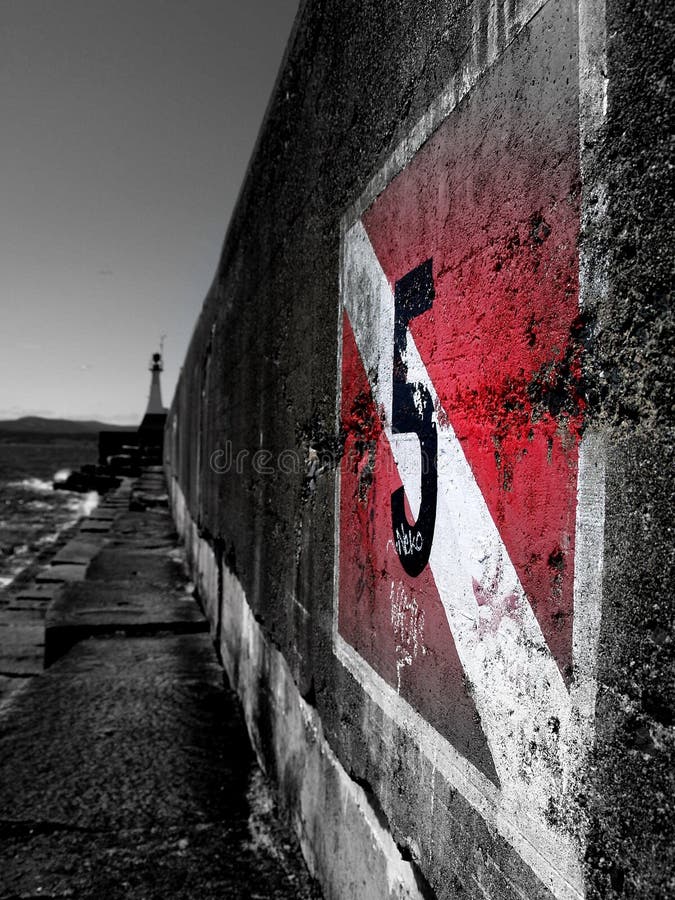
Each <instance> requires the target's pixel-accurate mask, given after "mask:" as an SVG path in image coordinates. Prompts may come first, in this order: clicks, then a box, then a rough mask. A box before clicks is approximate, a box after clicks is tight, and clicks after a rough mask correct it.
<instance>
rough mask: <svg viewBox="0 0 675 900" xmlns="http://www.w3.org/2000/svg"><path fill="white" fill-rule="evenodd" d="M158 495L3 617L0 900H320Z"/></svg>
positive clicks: (106, 525) (102, 516) (96, 533)
mask: <svg viewBox="0 0 675 900" xmlns="http://www.w3.org/2000/svg"><path fill="white" fill-rule="evenodd" d="M161 491H162V482H161V475H160V474H159V473H152V472H150V473H147V474H146V475H145V476H144V478H143V479H142V480H141V483H140V484H136V485H135V486H132V485H131V484H130V483H127V484H125V485H123V487H122V488H120V490H119V491H118V492H117V493H116V494H115V495H114V496H112V497H111V498H110V499H108V500H107V501H106V503H105V504H104V505H103V506H102V507H101V508H100V510H99V511H98V514H97V516H96V518H92V519H91V520H90V521H89V522H87V523H85V525H84V526H83V527H81V528H80V530H79V533H78V534H77V535H76V536H74V537H73V538H72V540H71V541H70V542H69V543H68V544H67V545H66V546H65V547H64V548H63V549H62V550H61V551H59V553H58V554H57V557H56V558H55V559H54V560H53V563H52V565H50V566H49V567H48V568H47V569H46V570H44V571H43V572H42V573H41V574H40V575H39V576H38V577H37V579H36V583H35V584H34V585H32V586H31V587H30V588H28V589H24V590H23V591H22V592H21V593H22V596H21V597H15V598H12V599H11V600H10V602H9V603H6V604H5V606H4V608H3V609H2V610H0V647H1V648H2V649H1V651H0V663H1V664H2V666H3V670H4V671H5V673H7V672H8V671H9V667H11V666H12V665H14V669H15V671H16V672H17V673H18V674H11V675H9V676H7V674H6V675H5V677H6V678H7V679H8V680H11V681H12V683H13V684H14V685H15V687H16V685H17V684H19V685H20V688H19V689H18V690H14V691H13V692H11V693H9V694H6V697H5V702H4V705H3V707H2V709H1V710H0V900H14V898H16V900H18V898H23V900H28V898H38V897H40V898H57V897H59V898H60V897H74V898H92V900H93V898H96V900H117V898H120V900H121V898H130V900H141V898H147V900H150V898H153V900H154V898H157V900H159V898H161V900H169V898H199V900H210V898H213V900H215V898H219V900H226V898H242V900H243V898H247V900H248V898H280V900H281V898H319V897H320V893H319V892H318V890H317V889H316V887H315V885H314V884H313V883H312V881H311V879H310V877H309V876H308V874H307V871H306V869H305V866H304V863H303V860H302V857H301V855H300V852H299V850H298V847H297V842H296V840H295V838H294V836H293V835H292V834H291V832H290V831H289V830H288V829H287V828H286V827H285V826H284V825H283V823H282V822H281V821H280V819H279V818H278V816H277V815H276V810H275V804H274V799H273V794H272V792H271V790H270V788H269V786H268V784H267V782H266V780H265V777H264V776H263V774H262V773H261V771H260V769H259V768H258V766H257V764H256V761H255V759H254V757H253V753H252V751H251V748H250V744H249V741H248V737H247V735H246V731H245V728H244V725H243V723H242V720H241V717H240V713H239V707H238V704H237V701H236V698H235V697H234V695H233V694H232V692H231V691H230V690H229V689H228V688H227V687H226V686H223V674H222V670H221V668H220V666H219V665H218V663H217V660H216V658H215V653H214V650H213V647H212V643H211V640H210V637H209V635H208V633H207V625H206V622H205V620H204V619H203V617H202V615H201V612H200V610H199V608H198V606H197V604H196V603H195V601H194V598H193V597H192V595H191V585H189V584H188V582H187V578H186V576H185V573H184V571H183V568H182V562H181V554H180V551H179V550H178V549H177V546H176V538H175V534H174V531H173V523H172V522H171V519H170V516H169V514H168V512H167V510H166V509H165V508H162V507H161V506H156V505H153V503H154V502H155V500H158V499H159V495H160V493H161ZM153 497H154V498H155V500H153ZM130 506H131V507H132V508H133V507H136V509H135V510H133V511H129V507H130ZM59 569H61V571H60V572H59V571H58V570H59ZM62 576H63V580H58V579H61V578H62ZM10 606H11V607H13V609H9V607H10ZM22 609H23V612H24V613H25V615H24V617H23V619H22V618H21V616H20V615H19V613H20V612H21V610H22ZM26 629H28V630H26ZM10 636H12V637H14V638H17V639H18V640H15V641H14V644H13V645H11V644H10V642H9V637H10ZM12 653H14V656H12ZM42 654H45V655H46V659H47V662H48V663H49V668H47V669H46V670H45V671H44V672H42V671H41V669H42V662H41V660H42ZM12 660H14V662H13V663H12ZM38 673H39V674H38Z"/></svg>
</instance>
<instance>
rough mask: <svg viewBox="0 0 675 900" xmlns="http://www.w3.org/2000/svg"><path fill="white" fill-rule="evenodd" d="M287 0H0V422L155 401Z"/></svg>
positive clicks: (226, 202)
mask: <svg viewBox="0 0 675 900" xmlns="http://www.w3.org/2000/svg"><path fill="white" fill-rule="evenodd" d="M297 7H298V0H245V2H235V0H189V2H187V0H0V310H1V312H2V325H1V327H0V418H14V417H16V416H20V415H27V414H29V415H46V416H58V417H67V418H97V419H103V420H105V421H110V422H130V423H134V422H137V421H138V420H139V419H140V417H141V415H142V414H143V412H144V409H145V404H146V401H147V393H148V387H149V377H150V376H149V374H148V372H147V367H148V362H149V358H150V355H151V353H152V352H153V351H154V350H155V349H156V348H157V345H158V342H159V336H160V334H163V333H164V334H166V335H167V338H166V342H165V362H166V370H165V373H164V376H163V383H162V387H163V392H164V402H165V404H166V405H168V403H169V402H170V399H171V396H172V394H173V389H174V386H175V381H176V377H177V375H178V370H179V368H180V366H181V364H182V361H183V357H184V354H185V351H186V349H187V344H188V341H189V338H190V334H191V332H192V328H193V325H194V323H195V320H196V317H197V315H198V313H199V310H200V308H201V305H202V301H203V299H204V296H205V294H206V291H207V290H208V288H209V285H210V283H211V280H212V278H213V275H214V272H215V267H216V265H217V262H218V257H219V255H220V250H221V247H222V242H223V238H224V235H225V230H226V227H227V223H228V221H229V218H230V215H231V212H232V209H233V206H234V203H235V201H236V197H237V194H238V191H239V188H240V185H241V181H242V179H243V177H244V174H245V171H246V167H247V165H248V161H249V158H250V155H251V152H252V149H253V145H254V143H255V139H256V136H257V133H258V129H259V127H260V124H261V122H262V118H263V115H264V112H265V108H266V106H267V103H268V100H269V97H270V95H271V92H272V88H273V86H274V82H275V79H276V75H277V72H278V70H279V66H280V63H281V59H282V56H283V52H284V49H285V45H286V42H287V40H288V37H289V34H290V31H291V27H292V24H293V20H294V17H295V13H296V11H297Z"/></svg>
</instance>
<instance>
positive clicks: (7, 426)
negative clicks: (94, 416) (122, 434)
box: [0, 416, 138, 434]
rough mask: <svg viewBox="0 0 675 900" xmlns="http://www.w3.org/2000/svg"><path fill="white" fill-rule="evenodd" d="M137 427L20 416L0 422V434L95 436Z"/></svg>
mask: <svg viewBox="0 0 675 900" xmlns="http://www.w3.org/2000/svg"><path fill="white" fill-rule="evenodd" d="M137 427H138V426H137V425H108V424H106V423H105V422H94V421H90V422H80V421H75V420H69V419H45V418H42V417H41V416H22V417H21V418H20V419H4V420H0V433H5V432H10V433H12V434H97V433H98V432H99V431H135V430H136V428H137Z"/></svg>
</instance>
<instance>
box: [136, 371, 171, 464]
mask: <svg viewBox="0 0 675 900" xmlns="http://www.w3.org/2000/svg"><path fill="white" fill-rule="evenodd" d="M163 369H164V365H163V363H162V354H161V353H153V354H152V359H151V360H150V394H149V396H148V406H147V408H146V410H145V415H144V416H143V421H142V422H141V426H140V428H139V429H138V445H139V448H140V449H141V451H142V452H143V453H144V454H145V455H146V456H149V457H157V459H158V461H160V460H161V453H162V444H163V441H164V425H165V424H166V409H165V408H164V404H163V403H162V387H161V385H160V382H159V376H160V374H161V373H162V371H163Z"/></svg>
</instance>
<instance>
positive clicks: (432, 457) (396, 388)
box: [391, 259, 438, 577]
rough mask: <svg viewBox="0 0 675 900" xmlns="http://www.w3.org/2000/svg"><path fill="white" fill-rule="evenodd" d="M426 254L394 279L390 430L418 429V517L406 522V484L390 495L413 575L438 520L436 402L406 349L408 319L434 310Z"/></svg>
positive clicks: (401, 552) (402, 554)
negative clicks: (414, 374) (411, 376)
mask: <svg viewBox="0 0 675 900" xmlns="http://www.w3.org/2000/svg"><path fill="white" fill-rule="evenodd" d="M431 262H432V261H431V260H430V259H428V260H426V262H423V263H422V264H421V265H419V266H417V267H416V268H415V269H412V270H411V271H410V272H408V274H407V275H404V276H403V278H401V279H399V281H397V282H396V287H395V289H394V371H393V402H392V422H391V425H392V431H393V433H394V434H407V433H413V434H416V435H417V437H418V439H419V442H420V452H421V479H422V485H421V488H422V490H421V495H422V499H421V503H420V509H419V514H418V516H417V521H416V522H415V523H414V525H411V524H410V523H409V522H408V519H407V516H406V514H405V504H404V496H405V493H404V489H403V488H402V487H400V488H399V489H398V490H396V491H394V493H393V494H392V495H391V522H392V528H393V531H394V544H395V546H396V552H397V553H398V556H399V559H400V560H401V565H402V566H403V568H404V569H405V571H406V572H407V573H408V575H412V576H413V577H415V576H417V575H419V574H420V573H421V572H422V570H423V569H424V567H425V566H426V564H427V563H428V562H429V554H430V553H431V543H432V541H433V539H434V527H435V524H436V498H437V495H438V470H437V460H438V435H437V432H436V423H435V422H434V421H433V411H434V410H433V403H432V400H431V395H430V393H429V391H428V389H427V387H426V385H424V384H422V383H421V382H410V381H408V367H407V365H406V350H407V344H408V324H409V323H410V321H411V320H412V319H414V318H415V316H419V315H421V314H422V313H424V312H426V311H427V310H429V309H431V307H432V304H433V302H434V279H433V274H432V266H431Z"/></svg>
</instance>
